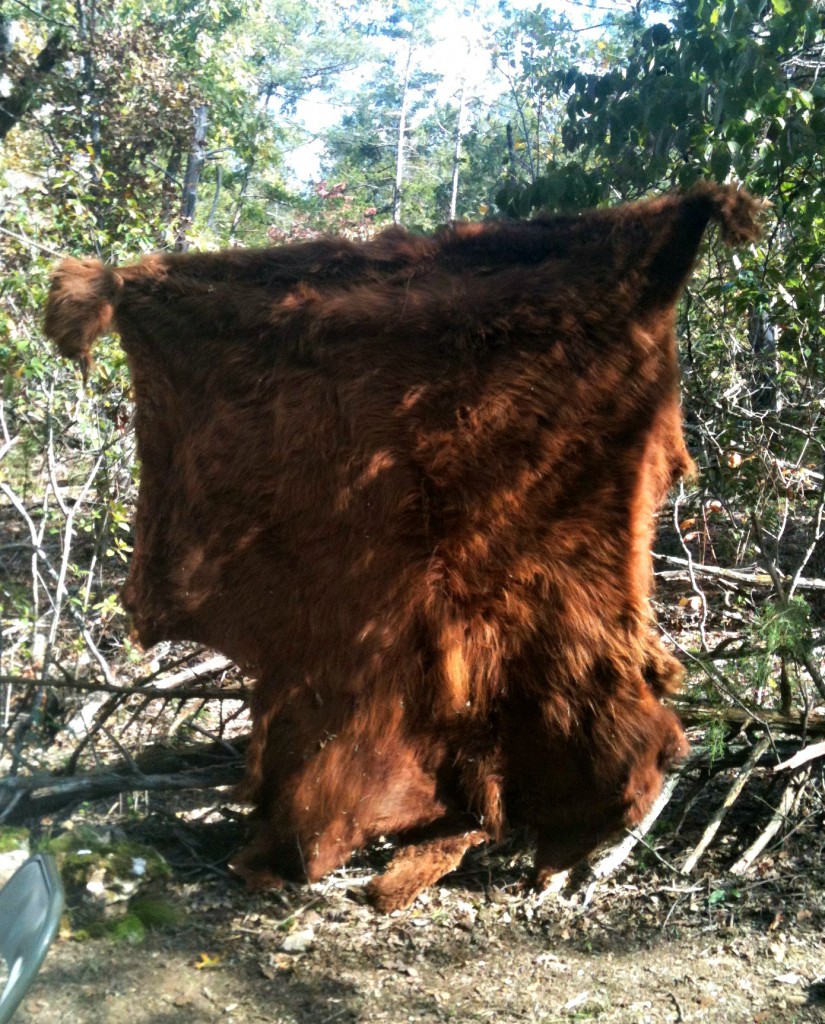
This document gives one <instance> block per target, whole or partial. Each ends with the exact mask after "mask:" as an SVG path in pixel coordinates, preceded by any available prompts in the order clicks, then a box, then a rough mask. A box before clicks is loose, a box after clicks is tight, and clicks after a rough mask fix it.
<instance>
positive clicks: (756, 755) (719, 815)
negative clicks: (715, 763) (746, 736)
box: [682, 736, 771, 875]
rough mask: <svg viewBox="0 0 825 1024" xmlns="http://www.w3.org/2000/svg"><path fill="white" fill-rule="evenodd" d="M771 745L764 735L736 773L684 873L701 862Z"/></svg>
mask: <svg viewBox="0 0 825 1024" xmlns="http://www.w3.org/2000/svg"><path fill="white" fill-rule="evenodd" d="M770 745H771V741H770V740H769V739H768V737H767V736H763V737H762V739H761V740H760V741H759V742H758V743H757V744H756V746H755V747H754V748H753V750H752V751H751V752H750V755H749V756H748V759H747V761H746V762H745V763H744V764H743V765H742V767H741V768H740V769H739V771H738V772H737V773H736V778H735V780H734V783H733V785H732V786H731V787H730V789H729V790H728V793H727V796H726V797H725V799H724V800H723V801H722V803H721V804H720V806H719V807H717V809H716V812H715V814H714V815H713V817H712V818H711V820H710V823H709V825H708V827H707V828H706V829H705V831H704V832H703V833H702V838H701V839H700V840H699V842H698V843H697V844H696V846H695V847H694V848H693V851H692V852H691V853H690V854H688V856H687V857H686V858H685V862H684V864H683V865H682V874H683V875H689V874H690V872H691V871H692V870H693V869H694V868H695V867H696V865H697V863H698V862H699V858H700V857H701V856H702V854H703V853H704V852H705V850H707V848H708V847H709V846H710V844H711V843H712V842H713V837H714V836H715V835H716V833H717V832H718V831H719V826H720V825H721V824H722V819H723V818H724V817H725V815H726V814H727V812H728V810H729V809H730V808H731V807H732V806H733V805H734V803H736V800H737V798H738V797H739V794H740V793H741V792H742V790H743V789H744V788H745V783H746V782H747V781H748V779H749V778H750V777H751V775H752V774H753V772H754V769H755V768H756V766H757V764H758V763H759V761H760V759H761V758H762V756H763V754H764V753H765V751H766V750H768V748H769V747H770Z"/></svg>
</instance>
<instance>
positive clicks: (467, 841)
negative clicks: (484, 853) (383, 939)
mask: <svg viewBox="0 0 825 1024" xmlns="http://www.w3.org/2000/svg"><path fill="white" fill-rule="evenodd" d="M491 838H492V837H491V836H490V834H489V833H488V832H484V831H482V830H480V829H473V830H471V831H469V832H461V833H460V834H455V833H451V834H449V835H440V836H436V837H433V838H431V839H425V840H422V841H421V842H418V843H413V844H411V845H410V846H403V847H401V848H400V849H399V850H398V851H397V852H396V854H395V856H394V857H393V859H392V860H391V861H390V864H389V867H388V868H387V870H386V871H385V872H384V873H383V874H382V875H376V877H375V878H373V880H372V881H371V882H370V883H369V885H368V886H367V895H368V896H369V898H370V900H371V901H372V903H373V904H374V906H375V907H376V909H377V910H381V911H383V912H385V913H391V912H392V911H393V910H404V909H406V908H407V907H408V906H409V905H410V904H411V903H412V902H413V900H414V899H415V898H416V896H418V894H419V893H420V892H423V891H424V889H426V888H427V887H428V886H430V885H434V884H435V883H436V882H437V881H438V880H439V879H441V878H443V877H444V875H446V874H449V872H450V871H454V870H455V869H456V868H457V867H458V866H459V864H460V863H461V861H462V859H463V857H464V854H465V853H466V852H467V851H468V850H470V849H472V848H473V847H474V846H480V845H481V844H482V843H486V842H489V841H490V839H491Z"/></svg>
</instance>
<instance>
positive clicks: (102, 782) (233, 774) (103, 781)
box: [0, 761, 244, 824]
mask: <svg viewBox="0 0 825 1024" xmlns="http://www.w3.org/2000/svg"><path fill="white" fill-rule="evenodd" d="M243 773H244V769H243V764H242V763H241V762H240V761H229V762H224V763H223V764H217V765H214V766H212V767H210V768H196V769H193V770H191V771H182V772H173V773H171V774H154V775H146V774H144V773H143V772H140V771H133V772H131V773H128V774H120V773H118V772H92V773H89V774H88V775H74V776H71V777H70V778H61V777H59V776H55V775H32V776H27V777H21V776H13V777H11V778H5V779H2V780H0V821H2V822H5V823H6V824H17V823H20V822H23V821H26V820H27V819H29V818H39V817H42V816H43V815H45V814H54V813H55V811H59V810H62V809H63V808H64V807H66V806H68V805H69V804H74V803H80V802H83V801H86V800H98V799H100V798H101V797H111V796H118V795H119V794H121V793H131V792H134V791H135V790H143V791H150V790H151V791H155V792H158V791H162V790H166V791H169V790H181V789H219V788H221V787H223V786H233V785H235V784H236V783H238V782H240V780H241V779H242V778H243Z"/></svg>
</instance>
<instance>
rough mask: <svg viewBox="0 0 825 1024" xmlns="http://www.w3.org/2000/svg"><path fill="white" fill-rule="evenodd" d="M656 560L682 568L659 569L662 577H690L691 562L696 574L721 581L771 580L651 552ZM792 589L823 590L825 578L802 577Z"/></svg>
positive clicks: (766, 583)
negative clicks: (689, 567)
mask: <svg viewBox="0 0 825 1024" xmlns="http://www.w3.org/2000/svg"><path fill="white" fill-rule="evenodd" d="M653 557H654V559H655V560H656V561H657V562H664V563H666V564H667V565H678V566H683V567H684V568H682V569H678V570H675V569H674V570H668V569H661V570H659V571H658V572H657V573H656V575H657V576H658V577H661V578H663V579H680V580H681V579H688V580H689V579H690V574H689V572H688V565H689V564H692V567H693V573H694V575H696V576H714V577H716V578H717V579H720V580H722V581H723V582H728V583H732V584H736V585H740V586H745V587H770V586H773V580H772V579H771V577H770V576H769V575H768V573H766V572H745V571H744V570H742V569H726V568H725V567H724V566H721V565H705V564H703V563H702V562H692V563H689V562H688V560H687V559H686V558H678V557H677V556H676V555H660V554H658V553H657V552H655V551H654V552H653ZM794 590H825V580H819V579H803V578H801V577H800V578H799V579H798V580H797V581H796V586H795V587H794Z"/></svg>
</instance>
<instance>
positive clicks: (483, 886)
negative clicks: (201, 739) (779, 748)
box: [16, 790, 825, 1024]
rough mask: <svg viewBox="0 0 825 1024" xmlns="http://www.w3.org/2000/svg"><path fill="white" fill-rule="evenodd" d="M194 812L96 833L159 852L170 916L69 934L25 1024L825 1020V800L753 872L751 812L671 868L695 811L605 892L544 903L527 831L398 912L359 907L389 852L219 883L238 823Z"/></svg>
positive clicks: (162, 805)
mask: <svg viewBox="0 0 825 1024" xmlns="http://www.w3.org/2000/svg"><path fill="white" fill-rule="evenodd" d="M768 797H769V795H768V793H767V790H763V791H762V793H761V794H760V793H757V794H756V795H755V796H753V797H752V800H754V801H756V803H758V802H759V801H761V800H765V799H768ZM702 799H708V797H707V796H704V797H702ZM202 800H203V797H202V796H201V801H202ZM701 802H702V801H701V799H700V800H699V803H701ZM185 804H186V800H185V798H183V797H180V796H179V797H175V798H174V799H172V800H171V801H170V800H167V801H165V802H161V800H160V798H158V800H156V802H155V806H154V808H153V809H152V813H150V814H148V815H142V816H140V818H135V817H131V818H130V817H129V816H123V817H122V818H121V819H120V820H119V821H117V822H115V823H114V824H112V822H111V816H110V820H109V823H108V824H105V825H104V824H98V826H96V827H98V828H104V827H106V828H110V829H113V830H114V832H116V833H117V834H118V835H122V836H128V838H129V840H130V841H131V840H134V841H135V842H141V843H146V844H149V845H151V847H152V848H153V849H156V850H159V851H160V852H162V853H163V854H164V856H165V858H166V860H167V862H168V864H169V865H170V867H171V874H169V875H168V877H166V878H163V879H160V880H156V881H155V882H153V883H151V886H153V887H154V895H155V896H156V897H158V898H159V899H160V900H162V901H163V905H165V906H166V908H167V910H168V911H169V913H168V914H167V915H166V916H167V918H168V923H166V924H165V925H164V926H163V927H161V928H159V929H157V930H151V929H150V930H149V931H148V932H147V933H146V935H145V937H144V938H143V939H142V941H140V942H137V943H130V942H123V941H121V942H115V941H113V940H112V939H111V938H108V939H97V940H92V939H85V940H83V941H79V940H78V938H77V937H76V936H77V934H78V933H77V932H75V933H74V937H72V934H71V932H70V931H68V932H67V934H66V935H61V937H59V938H58V940H57V941H56V942H55V944H54V945H53V947H52V949H51V951H50V953H49V956H48V958H47V960H46V962H45V964H44V966H43V968H42V970H41V973H40V975H39V978H38V980H37V981H36V983H35V986H34V987H33V988H32V990H31V991H30V993H29V995H28V996H27V998H26V1000H25V1002H24V1004H23V1006H22V1007H21V1009H20V1011H19V1013H18V1015H17V1017H16V1020H17V1021H19V1024H34V1022H37V1024H58V1022H65V1024H69V1022H71V1024H104V1022H105V1024H167V1022H168V1024H172V1022H173V1021H174V1022H175V1024H179V1022H181V1021H186V1022H187V1024H207V1022H212V1021H221V1022H225V1024H247V1022H253V1021H268V1022H271V1024H332V1022H335V1024H354V1022H373V1021H374V1022H379V1021H388V1022H408V1021H422V1022H424V1021H426V1022H430V1021H432V1022H439V1021H457V1022H462V1021H468V1022H482V1021H483V1022H498V1021H502V1022H505V1021H506V1022H528V1024H553V1022H572V1021H598V1022H600V1024H608V1022H609V1024H631V1022H632V1024H648V1022H649V1024H660V1022H661V1024H664V1022H668V1024H670V1022H693V1021H696V1022H699V1021H706V1022H709V1024H717V1022H718V1024H727V1022H730V1024H740V1022H742V1024H744V1022H756V1024H792V1022H793V1024H796V1022H808V1021H810V1022H821V1024H825V858H823V846H824V845H825V835H824V834H823V828H822V824H823V822H822V813H821V811H822V807H821V803H819V802H818V801H817V802H816V804H815V805H812V806H811V807H810V808H809V811H810V813H808V814H807V815H806V814H805V813H803V814H802V815H801V817H800V818H799V820H798V823H797V826H796V828H795V829H794V830H793V831H792V833H791V834H790V835H786V836H785V837H784V839H783V840H782V841H781V842H780V843H779V844H777V845H775V846H774V847H773V849H772V850H769V851H768V853H767V854H766V855H765V856H763V857H762V858H761V860H760V861H759V862H758V863H757V865H756V866H755V867H754V869H753V870H752V871H751V873H750V876H749V877H748V878H746V879H743V878H734V877H733V876H731V875H729V874H726V873H725V865H726V864H728V863H729V862H730V859H731V855H732V853H733V852H734V850H735V848H738V847H739V846H740V844H741V841H742V840H744V839H747V837H748V830H749V828H752V826H750V825H749V820H750V818H751V817H752V812H753V807H751V808H750V809H748V808H747V807H745V808H743V809H742V810H741V811H740V812H738V814H737V815H735V816H734V817H733V820H731V821H730V822H728V823H727V825H726V828H725V830H724V831H723V834H722V835H721V838H720V839H719V841H718V842H717V843H716V844H715V846H714V847H713V848H712V850H711V851H710V852H709V854H708V855H706V858H705V860H704V861H703V862H702V865H701V871H700V872H698V873H697V872H696V871H695V872H694V873H693V875H692V876H685V875H682V874H680V873H679V872H678V871H676V870H675V868H674V867H673V865H672V861H671V860H670V858H676V857H678V856H679V855H680V853H679V851H680V849H681V850H682V851H683V850H684V848H685V846H686V843H688V842H689V841H691V839H695V838H696V836H697V835H698V834H699V833H700V832H701V827H699V826H700V825H701V823H702V821H703V818H704V820H706V817H707V815H706V813H705V811H703V809H702V808H701V807H697V808H694V809H693V810H692V811H685V810H684V808H682V811H683V814H682V821H681V822H680V823H679V825H678V827H676V828H674V827H673V825H672V823H671V826H670V828H669V829H663V830H662V836H663V837H662V838H650V837H649V838H648V841H647V844H646V845H644V846H642V847H641V848H640V852H637V853H636V854H635V855H634V856H633V858H631V859H630V860H629V861H628V862H627V863H626V864H625V865H624V866H623V867H622V868H621V869H620V871H619V872H618V873H617V874H615V875H614V876H613V877H612V878H609V879H607V880H606V881H603V882H599V883H598V884H595V885H592V884H590V885H588V884H586V882H583V881H582V879H575V878H574V879H573V880H572V881H571V882H570V884H569V885H568V887H567V888H566V889H563V890H562V891H561V892H558V893H551V894H544V895H543V896H540V895H538V894H536V893H535V892H533V891H532V890H531V889H530V888H529V887H528V886H525V884H524V880H525V878H526V877H528V875H529V853H528V851H527V849H526V847H525V846H524V845H521V844H522V843H523V842H526V837H523V836H516V837H514V839H513V841H511V842H509V843H508V844H505V845H502V846H499V847H497V848H495V849H481V850H477V851H473V852H472V853H471V854H470V855H469V856H468V857H467V859H466V860H465V863H464V865H463V866H462V868H461V870H459V871H458V872H455V873H454V874H453V875H451V876H449V877H448V878H447V879H445V880H444V881H442V883H441V885H440V886H439V887H436V888H433V889H431V890H430V891H429V892H428V893H426V894H424V896H422V897H421V898H419V900H418V901H416V903H415V904H414V905H413V907H411V908H410V909H409V910H408V911H404V912H401V913H397V914H394V915H390V916H384V915H380V914H377V913H376V912H375V911H374V910H373V909H372V908H371V907H370V906H369V905H368V904H367V903H366V901H365V900H364V898H363V883H364V882H365V881H366V879H367V878H368V877H369V876H370V874H371V873H372V872H374V871H375V870H380V867H381V864H382V862H383V861H384V860H385V859H386V857H387V849H386V848H385V849H384V850H381V849H374V850H372V851H371V852H370V853H369V855H367V856H364V857H362V858H361V859H360V860H359V861H358V862H357V863H355V864H354V865H351V866H350V867H348V868H347V869H346V871H341V872H339V873H337V874H336V875H335V876H332V877H331V878H329V879H327V880H326V881H325V882H324V883H323V884H321V885H317V886H314V887H312V888H311V889H309V888H306V887H300V886H296V887H294V888H287V889H285V890H283V891H278V892H267V893H257V894H250V893H248V892H246V891H245V890H244V889H243V888H242V887H241V886H240V885H239V884H238V883H237V882H236V881H234V880H233V879H232V878H231V877H230V876H229V875H228V874H227V873H226V871H225V863H226V857H227V855H228V853H229V852H230V850H231V849H232V847H233V846H235V845H237V844H238V842H239V841H240V840H241V838H242V832H241V826H240V825H239V824H238V822H237V821H233V820H231V816H229V817H227V816H226V814H225V813H221V805H220V803H215V804H214V805H212V806H211V807H210V808H207V809H204V808H199V809H196V808H195V807H194V805H193V804H191V803H190V805H189V806H188V807H187V806H185ZM803 810H804V809H803ZM84 814H85V815H86V818H85V820H86V821H88V820H89V818H88V815H89V810H88V808H87V809H86V811H85V812H84ZM692 817H693V818H695V822H694V825H691V820H692ZM83 827H85V826H83ZM692 828H693V829H694V831H693V832H691V829H692ZM696 829H698V831H696ZM677 833H678V835H677ZM665 836H666V837H665ZM576 883H577V884H576ZM69 903H70V906H71V904H72V896H71V894H70V899H69Z"/></svg>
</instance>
